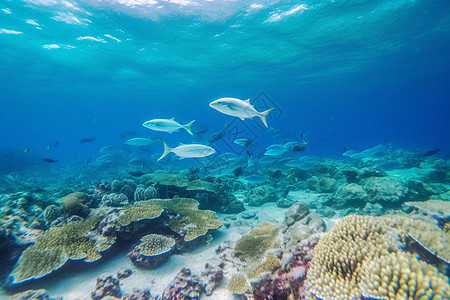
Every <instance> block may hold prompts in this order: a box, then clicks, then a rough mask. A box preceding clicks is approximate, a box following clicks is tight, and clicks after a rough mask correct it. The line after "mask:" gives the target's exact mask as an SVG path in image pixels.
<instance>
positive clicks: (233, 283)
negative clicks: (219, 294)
mask: <svg viewBox="0 0 450 300" xmlns="http://www.w3.org/2000/svg"><path fill="white" fill-rule="evenodd" d="M227 288H228V290H229V291H230V292H232V293H234V294H238V295H243V294H245V293H247V292H248V291H251V289H252V288H251V286H250V284H249V283H248V281H247V277H246V276H245V275H244V274H242V273H237V274H235V275H233V277H231V279H230V281H228V284H227Z"/></svg>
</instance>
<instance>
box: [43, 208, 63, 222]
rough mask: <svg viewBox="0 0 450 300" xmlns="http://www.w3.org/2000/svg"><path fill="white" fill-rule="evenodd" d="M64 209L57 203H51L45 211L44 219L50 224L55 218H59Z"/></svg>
mask: <svg viewBox="0 0 450 300" xmlns="http://www.w3.org/2000/svg"><path fill="white" fill-rule="evenodd" d="M63 213H64V212H63V210H62V208H61V207H59V206H56V205H53V204H52V205H49V206H47V208H46V209H45V211H44V220H45V221H46V222H47V223H48V224H50V223H51V222H53V221H54V220H56V219H58V218H59V217H61V216H62V215H63Z"/></svg>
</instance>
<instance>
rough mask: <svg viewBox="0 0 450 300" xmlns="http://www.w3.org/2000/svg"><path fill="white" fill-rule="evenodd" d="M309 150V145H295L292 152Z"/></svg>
mask: <svg viewBox="0 0 450 300" xmlns="http://www.w3.org/2000/svg"><path fill="white" fill-rule="evenodd" d="M306 149H308V144H305V145H295V146H292V148H291V150H292V151H294V152H302V151H303V150H306Z"/></svg>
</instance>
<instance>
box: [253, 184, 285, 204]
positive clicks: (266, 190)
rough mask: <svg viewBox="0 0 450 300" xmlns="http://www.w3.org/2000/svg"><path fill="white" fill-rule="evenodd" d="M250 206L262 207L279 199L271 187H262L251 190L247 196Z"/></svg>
mask: <svg viewBox="0 0 450 300" xmlns="http://www.w3.org/2000/svg"><path fill="white" fill-rule="evenodd" d="M245 197H246V201H247V202H248V205H251V206H261V205H263V204H264V203H267V202H275V201H276V200H277V199H278V197H277V194H276V193H275V189H274V188H273V187H271V186H270V185H260V186H257V187H255V188H252V189H250V190H249V191H248V192H247V194H246V195H245Z"/></svg>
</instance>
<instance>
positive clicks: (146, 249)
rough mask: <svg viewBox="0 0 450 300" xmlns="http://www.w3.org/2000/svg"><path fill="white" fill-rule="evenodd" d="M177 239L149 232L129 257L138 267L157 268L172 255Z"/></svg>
mask: <svg viewBox="0 0 450 300" xmlns="http://www.w3.org/2000/svg"><path fill="white" fill-rule="evenodd" d="M174 246H175V240H174V239H173V238H170V237H166V236H163V235H159V234H149V235H146V236H144V237H142V239H141V243H140V244H139V245H137V246H136V247H135V248H134V250H133V251H131V252H130V253H128V257H129V258H130V260H131V261H132V262H133V264H135V265H136V266H137V267H141V268H145V269H155V268H157V267H159V266H160V265H162V264H163V263H164V262H165V261H166V260H167V259H168V258H169V257H170V255H172V252H173V249H174Z"/></svg>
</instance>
